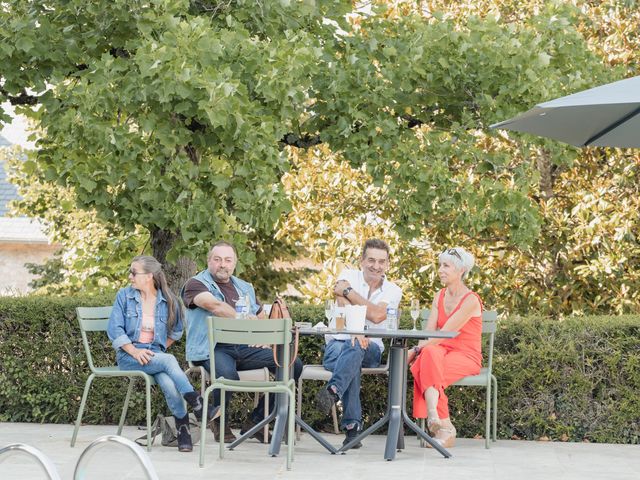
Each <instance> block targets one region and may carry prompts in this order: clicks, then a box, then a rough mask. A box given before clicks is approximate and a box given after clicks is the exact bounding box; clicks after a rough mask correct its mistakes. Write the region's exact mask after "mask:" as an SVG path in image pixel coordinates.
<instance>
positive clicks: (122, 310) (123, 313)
mask: <svg viewBox="0 0 640 480" xmlns="http://www.w3.org/2000/svg"><path fill="white" fill-rule="evenodd" d="M175 308H176V322H175V325H174V326H173V330H172V331H171V332H168V327H167V321H168V319H169V306H168V304H167V300H166V299H165V298H164V296H163V295H162V291H160V290H158V293H157V297H156V305H155V309H154V327H153V343H154V344H155V345H158V346H159V347H160V348H161V349H162V350H163V351H165V350H166V349H167V338H171V339H173V340H180V338H181V337H182V332H183V328H184V327H183V320H182V308H181V305H180V303H179V302H177V304H176V306H175ZM141 329H142V297H141V296H140V290H136V289H135V288H133V287H126V288H123V289H121V290H120V291H119V292H118V294H117V295H116V300H115V302H114V303H113V309H112V310H111V316H110V317H109V324H108V326H107V335H109V339H110V340H111V344H112V345H113V348H114V349H116V350H119V349H120V348H122V346H123V345H126V344H127V343H134V344H135V343H137V342H138V339H139V338H140V331H141Z"/></svg>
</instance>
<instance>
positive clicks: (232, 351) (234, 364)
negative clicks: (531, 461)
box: [193, 343, 302, 423]
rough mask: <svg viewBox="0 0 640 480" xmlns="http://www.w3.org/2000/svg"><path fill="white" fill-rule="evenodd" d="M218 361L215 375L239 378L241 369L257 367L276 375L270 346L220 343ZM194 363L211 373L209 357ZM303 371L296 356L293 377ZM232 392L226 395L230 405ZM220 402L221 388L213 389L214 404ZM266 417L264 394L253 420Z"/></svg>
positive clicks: (230, 378) (270, 399) (215, 351)
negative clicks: (266, 369)
mask: <svg viewBox="0 0 640 480" xmlns="http://www.w3.org/2000/svg"><path fill="white" fill-rule="evenodd" d="M214 355H215V361H216V374H215V377H216V378H217V377H224V378H227V379H229V380H239V379H240V377H239V376H238V371H239V370H254V369H257V368H264V367H266V368H268V369H269V371H270V372H271V373H272V374H274V375H275V373H276V363H275V362H274V361H273V351H272V350H271V349H270V348H258V347H249V346H248V345H233V344H229V343H219V344H217V345H216V348H215V350H214ZM193 364H194V365H202V366H204V368H206V369H207V371H208V372H209V373H211V363H210V362H209V359H206V360H199V361H194V362H193ZM301 373H302V360H300V358H296V361H295V363H294V364H293V377H294V379H295V380H296V381H297V380H298V378H300V374H301ZM230 400H231V392H227V393H226V395H225V401H226V403H227V405H229V401H230ZM274 400H275V398H274V397H273V394H270V396H269V405H270V406H271V407H270V408H271V409H273V406H274V404H275V401H274ZM219 404H220V390H218V389H216V390H214V391H213V405H214V406H217V405H219ZM263 418H264V396H263V397H261V398H260V401H259V402H258V406H257V407H256V408H255V409H254V410H253V411H252V412H251V421H252V422H253V423H258V422H259V421H260V420H262V419H263Z"/></svg>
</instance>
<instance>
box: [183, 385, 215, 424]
mask: <svg viewBox="0 0 640 480" xmlns="http://www.w3.org/2000/svg"><path fill="white" fill-rule="evenodd" d="M183 397H184V399H185V400H186V402H187V403H188V404H189V406H190V407H191V410H192V411H193V414H194V415H195V416H196V419H197V420H198V421H199V422H200V421H202V405H203V400H202V397H201V396H200V395H199V394H198V393H196V392H187V393H185V394H184V395H183ZM219 415H220V405H218V406H217V407H212V406H211V404H209V408H208V409H207V421H211V420H212V419H214V418H218V416H219Z"/></svg>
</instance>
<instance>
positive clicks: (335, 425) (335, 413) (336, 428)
mask: <svg viewBox="0 0 640 480" xmlns="http://www.w3.org/2000/svg"><path fill="white" fill-rule="evenodd" d="M331 416H332V417H333V431H334V432H335V434H336V435H340V424H339V423H338V410H337V409H336V405H335V403H334V404H333V407H331Z"/></svg>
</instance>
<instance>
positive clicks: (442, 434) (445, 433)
mask: <svg viewBox="0 0 640 480" xmlns="http://www.w3.org/2000/svg"><path fill="white" fill-rule="evenodd" d="M433 441H434V442H437V443H438V444H439V445H440V446H441V447H443V448H451V447H454V446H455V444H456V429H455V427H453V426H451V427H443V426H440V428H439V429H438V432H437V433H436V435H435V437H434V438H433ZM424 446H425V447H426V448H433V447H432V446H431V445H430V444H429V443H427V442H424Z"/></svg>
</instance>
